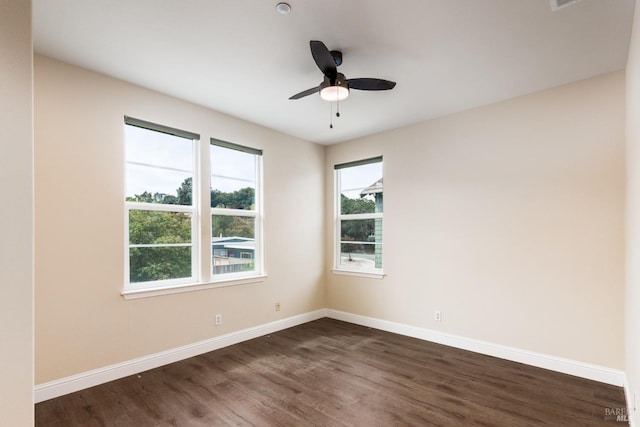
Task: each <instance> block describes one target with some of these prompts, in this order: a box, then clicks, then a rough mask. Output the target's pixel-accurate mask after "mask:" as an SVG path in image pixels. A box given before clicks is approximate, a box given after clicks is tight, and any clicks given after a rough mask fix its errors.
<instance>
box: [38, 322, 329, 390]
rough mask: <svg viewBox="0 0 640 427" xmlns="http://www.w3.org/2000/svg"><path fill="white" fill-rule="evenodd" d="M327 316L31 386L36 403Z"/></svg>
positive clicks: (267, 327)
mask: <svg viewBox="0 0 640 427" xmlns="http://www.w3.org/2000/svg"><path fill="white" fill-rule="evenodd" d="M323 317H326V310H324V309H321V310H316V311H312V312H310V313H304V314H300V315H297V316H293V317H289V318H286V319H281V320H276V321H274V322H270V323H266V324H264V325H259V326H255V327H252V328H247V329H243V330H241V331H238V332H232V333H229V334H226V335H221V336H218V337H215V338H211V339H208V340H204V341H200V342H197V343H194V344H189V345H185V346H182V347H177V348H173V349H171V350H166V351H162V352H160V353H155V354H151V355H148V356H143V357H139V358H137V359H132V360H128V361H126V362H122V363H117V364H115V365H110V366H105V367H104V368H99V369H94V370H92V371H88V372H83V373H81V374H77V375H72V376H70V377H66V378H61V379H59V380H55V381H51V382H47V383H43V384H38V385H36V386H35V388H34V401H35V403H39V402H43V401H45V400H49V399H53V398H54V397H59V396H63V395H65V394H69V393H73V392H75V391H79V390H83V389H86V388H89V387H93V386H96V385H99V384H104V383H106V382H109V381H113V380H117V379H120V378H124V377H126V376H129V375H134V374H137V373H139V372H143V371H147V370H149V369H153V368H157V367H159V366H163V365H167V364H169V363H173V362H177V361H180V360H184V359H188V358H189V357H193V356H197V355H199V354H203V353H207V352H210V351H213V350H217V349H220V348H223V347H227V346H230V345H233V344H238V343H241V342H243V341H247V340H250V339H253V338H257V337H261V336H263V335H267V334H271V333H274V332H277V331H280V330H283V329H287V328H291V327H293V326H298V325H301V324H303V323H307V322H311V321H313V320H317V319H321V318H323Z"/></svg>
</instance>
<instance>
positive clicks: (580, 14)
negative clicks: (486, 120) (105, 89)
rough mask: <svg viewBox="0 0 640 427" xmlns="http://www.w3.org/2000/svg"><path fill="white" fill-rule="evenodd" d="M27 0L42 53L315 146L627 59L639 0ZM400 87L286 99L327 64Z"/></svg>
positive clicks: (313, 81)
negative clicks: (316, 45) (563, 1)
mask: <svg viewBox="0 0 640 427" xmlns="http://www.w3.org/2000/svg"><path fill="white" fill-rule="evenodd" d="M276 3H277V0H34V2H33V4H34V6H33V9H34V10H33V16H34V18H33V19H34V44H35V50H36V52H37V53H40V54H43V55H47V56H50V57H53V58H57V59H60V60H62V61H65V62H69V63H71V64H75V65H78V66H81V67H85V68H88V69H91V70H95V71H98V72H101V73H104V74H107V75H111V76H114V77H116V78H119V79H122V80H126V81H129V82H132V83H135V84H137V85H140V86H143V87H146V88H150V89H153V90H156V91H159V92H162V93H165V94H169V95H172V96H175V97H178V98H182V99H185V100H188V101H191V102H194V103H196V104H200V105H203V106H206V107H209V108H212V109H214V110H217V111H221V112H224V113H227V114H230V115H232V116H236V117H239V118H242V119H245V120H248V121H251V122H254V123H258V124H261V125H264V126H266V127H269V128H272V129H276V130H278V131H281V132H284V133H286V134H290V135H294V136H298V137H300V138H303V139H305V140H309V141H314V142H318V143H321V144H332V143H336V142H340V141H345V140H348V139H352V138H356V137H360V136H364V135H368V134H372V133H377V132H380V131H383V130H387V129H392V128H397V127H401V126H404V125H407V124H411V123H415V122H419V121H423V120H426V119H431V118H434V117H438V116H443V115H447V114H451V113H454V112H457V111H462V110H466V109H469V108H473V107H476V106H480V105H485V104H490V103H493V102H496V101H500V100H503V99H508V98H512V97H515V96H519V95H523V94H526V93H531V92H535V91H538V90H542V89H545V88H550V87H553V86H558V85H561V84H564V83H568V82H571V81H575V80H580V79H584V78H588V77H592V76H595V75H598V74H602V73H607V72H610V71H615V70H620V69H622V68H623V67H624V66H625V63H626V58H627V51H628V46H629V38H630V32H631V21H632V15H633V6H634V0H582V1H579V2H577V3H574V4H573V5H571V6H568V7H565V8H563V9H560V10H558V11H556V12H552V10H551V6H550V2H549V0H395V1H393V2H392V1H381V0H349V1H345V0H322V1H319V0H289V1H288V3H289V4H290V5H291V7H292V11H291V13H290V14H289V15H280V14H278V13H277V12H276V10H275V5H276ZM309 40H321V41H323V42H324V43H325V44H326V45H327V47H328V48H329V49H338V50H342V52H343V55H344V62H343V64H342V66H341V67H340V68H339V71H340V72H342V73H344V74H345V75H346V76H347V78H355V77H377V78H383V79H388V80H393V81H396V82H397V86H396V88H395V89H393V90H391V91H385V92H364V91H355V90H353V91H352V92H351V95H350V96H349V98H348V99H347V100H345V101H344V102H342V103H340V112H341V117H340V118H338V119H336V118H335V117H334V120H333V121H334V128H333V129H329V119H330V104H329V103H327V102H325V101H322V100H321V99H320V97H319V96H318V95H312V96H308V97H306V98H303V99H300V100H296V101H290V100H288V98H289V96H291V95H293V94H295V93H297V92H300V91H302V90H304V89H308V88H311V87H313V86H317V85H318V84H319V83H320V81H321V80H322V73H321V72H320V70H318V68H317V67H316V65H315V63H314V62H313V59H312V57H311V53H310V51H309Z"/></svg>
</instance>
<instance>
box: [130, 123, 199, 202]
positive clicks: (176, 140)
mask: <svg viewBox="0 0 640 427" xmlns="http://www.w3.org/2000/svg"><path fill="white" fill-rule="evenodd" d="M125 141H126V144H125V160H126V165H125V168H126V170H125V172H126V180H125V181H126V189H125V200H127V201H134V202H145V203H163V204H170V205H176V204H178V205H191V204H192V191H191V187H192V181H193V158H194V157H193V147H194V143H193V141H192V140H190V139H186V138H181V137H178V136H173V135H167V134H164V133H161V132H156V131H153V130H148V129H143V128H139V127H136V126H130V125H127V126H125Z"/></svg>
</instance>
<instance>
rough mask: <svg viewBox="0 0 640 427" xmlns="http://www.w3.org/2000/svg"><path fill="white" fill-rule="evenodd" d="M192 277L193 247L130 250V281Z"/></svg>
mask: <svg viewBox="0 0 640 427" xmlns="http://www.w3.org/2000/svg"><path fill="white" fill-rule="evenodd" d="M184 277H191V247H157V248H130V249H129V281H130V282H131V283H137V282H148V281H152V280H168V279H179V278H184Z"/></svg>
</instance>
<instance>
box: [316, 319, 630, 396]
mask: <svg viewBox="0 0 640 427" xmlns="http://www.w3.org/2000/svg"><path fill="white" fill-rule="evenodd" d="M327 317H330V318H332V319H337V320H342V321H345V322H349V323H355V324H356V325H362V326H367V327H370V328H375V329H381V330H383V331H387V332H393V333H396V334H400V335H406V336H409V337H413V338H418V339H421V340H425V341H432V342H435V343H438V344H444V345H448V346H451V347H456V348H460V349H463V350H469V351H473V352H476V353H481V354H486V355H489V356H494V357H499V358H501V359H506V360H511V361H513V362H520V363H525V364H527V365H532V366H536V367H539V368H544V369H549V370H551V371H556V372H561V373H563V374H569V375H574V376H577V377H582V378H587V379H590V380H594V381H599V382H602V383H606V384H611V385H615V386H619V387H622V386H623V384H624V381H625V374H624V372H623V371H620V370H618V369H611V368H607V367H604V366H598V365H592V364H589V363H584V362H578V361H575V360H570V359H564V358H561V357H556V356H550V355H547V354H542V353H535V352H533V351H528V350H522V349H519V348H514V347H507V346H504V345H499V344H493V343H490V342H486V341H480V340H475V339H472V338H465V337H462V336H459V335H453V334H447V333H444V332H438V331H434V330H431V329H425V328H419V327H416V326H409V325H405V324H402V323H396V322H390V321H388V320H380V319H375V318H372V317H366V316H360V315H357V314H351V313H346V312H343V311H337V310H331V309H328V310H327Z"/></svg>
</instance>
